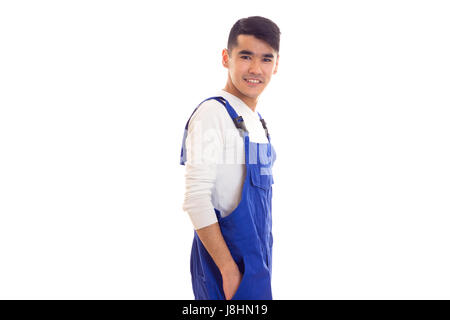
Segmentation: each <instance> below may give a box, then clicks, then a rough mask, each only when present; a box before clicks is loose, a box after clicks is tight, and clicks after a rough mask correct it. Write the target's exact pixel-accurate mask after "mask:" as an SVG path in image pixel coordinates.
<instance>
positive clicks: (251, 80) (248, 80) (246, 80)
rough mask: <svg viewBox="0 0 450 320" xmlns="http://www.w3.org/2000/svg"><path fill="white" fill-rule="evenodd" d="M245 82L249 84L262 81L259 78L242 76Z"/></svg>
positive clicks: (256, 83)
mask: <svg viewBox="0 0 450 320" xmlns="http://www.w3.org/2000/svg"><path fill="white" fill-rule="evenodd" d="M244 80H245V82H247V83H248V84H250V85H258V84H260V83H262V81H261V80H259V79H255V78H244Z"/></svg>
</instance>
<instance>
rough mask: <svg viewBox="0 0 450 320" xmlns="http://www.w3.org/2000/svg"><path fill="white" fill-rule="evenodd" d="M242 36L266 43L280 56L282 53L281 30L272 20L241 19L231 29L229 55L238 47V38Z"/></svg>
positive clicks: (260, 18)
mask: <svg viewBox="0 0 450 320" xmlns="http://www.w3.org/2000/svg"><path fill="white" fill-rule="evenodd" d="M240 34H247V35H253V36H254V37H255V38H257V39H260V40H263V41H265V42H266V43H267V44H269V45H270V46H271V47H272V48H273V49H274V50H275V52H276V53H277V54H278V52H279V51H280V34H281V32H280V29H279V28H278V26H277V25H276V24H275V23H274V22H273V21H272V20H270V19H267V18H264V17H260V16H252V17H248V18H242V19H239V20H238V21H237V22H236V23H235V24H234V25H233V27H232V28H231V30H230V35H229V36H228V48H227V49H228V54H229V55H231V51H232V50H233V48H235V47H236V46H237V44H238V43H237V38H238V35H240Z"/></svg>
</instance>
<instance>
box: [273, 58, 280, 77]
mask: <svg viewBox="0 0 450 320" xmlns="http://www.w3.org/2000/svg"><path fill="white" fill-rule="evenodd" d="M279 59H280V55H279V54H277V61H276V62H275V69H274V70H273V74H276V73H277V71H278V60H279Z"/></svg>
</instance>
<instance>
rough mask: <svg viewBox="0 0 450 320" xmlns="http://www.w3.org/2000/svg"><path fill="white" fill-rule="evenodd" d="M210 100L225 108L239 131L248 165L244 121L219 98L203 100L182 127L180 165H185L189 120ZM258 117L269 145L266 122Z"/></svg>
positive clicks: (246, 136)
mask: <svg viewBox="0 0 450 320" xmlns="http://www.w3.org/2000/svg"><path fill="white" fill-rule="evenodd" d="M211 99H215V100H217V101H218V102H220V103H221V104H222V105H223V106H224V107H225V109H226V110H227V112H228V114H229V115H230V117H231V119H232V120H233V123H234V125H235V126H236V128H237V129H238V130H239V132H240V133H241V136H242V137H243V138H244V144H245V165H248V159H249V144H250V139H249V136H248V130H247V128H246V127H245V123H244V119H243V118H242V116H239V115H238V114H237V113H236V111H235V110H234V109H233V107H232V106H231V105H230V103H229V102H228V100H227V99H225V98H224V97H221V96H215V97H210V98H207V99H205V100H203V101H202V102H200V104H199V105H198V106H197V107H196V108H195V109H194V111H193V112H192V114H191V116H190V117H189V119H188V121H187V122H186V126H185V127H184V135H183V141H182V147H181V155H180V164H181V165H184V164H185V163H186V137H187V134H188V126H189V121H190V120H191V118H192V116H193V114H194V113H195V111H197V109H198V108H199V107H200V105H201V104H202V103H203V102H205V101H207V100H211ZM258 116H259V120H260V121H261V124H262V126H263V128H264V130H265V131H266V136H267V139H268V140H269V144H270V135H269V131H268V130H267V125H266V122H265V121H264V119H263V118H262V117H261V114H260V113H259V112H258ZM269 152H270V149H269Z"/></svg>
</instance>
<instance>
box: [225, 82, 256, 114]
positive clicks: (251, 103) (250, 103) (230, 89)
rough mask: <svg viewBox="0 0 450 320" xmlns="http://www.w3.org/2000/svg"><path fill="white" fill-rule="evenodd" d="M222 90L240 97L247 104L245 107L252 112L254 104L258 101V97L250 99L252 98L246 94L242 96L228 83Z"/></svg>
mask: <svg viewBox="0 0 450 320" xmlns="http://www.w3.org/2000/svg"><path fill="white" fill-rule="evenodd" d="M222 90H223V91H226V92H228V93H230V94H232V95H233V96H235V97H237V98H239V99H241V100H242V101H243V102H244V103H245V104H246V105H247V107H249V108H250V109H251V110H252V111H253V112H255V110H256V104H257V103H258V99H252V98H249V97H247V96H244V95H242V94H241V93H240V92H239V91H238V90H237V89H236V88H234V87H230V86H229V85H228V84H227V85H226V86H225V88H224V89H222Z"/></svg>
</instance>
